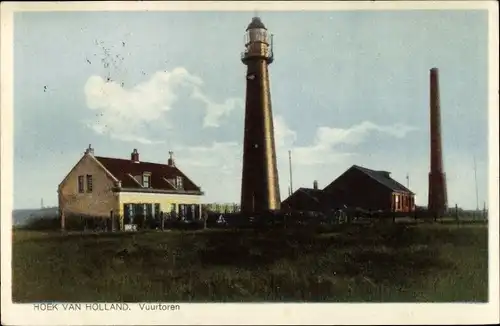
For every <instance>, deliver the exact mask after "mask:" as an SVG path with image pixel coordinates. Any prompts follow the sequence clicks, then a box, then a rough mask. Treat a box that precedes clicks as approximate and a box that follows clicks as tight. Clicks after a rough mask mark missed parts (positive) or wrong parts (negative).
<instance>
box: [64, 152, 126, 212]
mask: <svg viewBox="0 0 500 326" xmlns="http://www.w3.org/2000/svg"><path fill="white" fill-rule="evenodd" d="M80 175H83V176H84V180H83V183H84V189H83V191H84V192H83V193H80V192H79V191H78V176H80ZM87 175H92V191H91V192H89V191H88V189H87V180H86V176H87ZM113 186H114V181H113V179H112V178H111V177H110V176H109V175H108V174H107V173H106V172H105V170H104V169H102V168H101V167H100V166H99V164H98V163H97V162H96V161H95V159H94V158H93V157H91V156H90V155H85V156H84V157H83V158H82V159H81V160H80V161H79V162H78V163H77V164H76V166H75V167H74V168H73V170H72V171H71V172H70V173H69V175H68V176H67V178H66V180H64V181H63V183H62V184H61V185H60V186H59V189H58V195H59V208H60V210H61V211H62V212H64V215H65V216H70V215H87V216H95V217H109V216H110V211H111V210H113V211H116V210H117V209H118V198H117V196H116V195H115V194H114V193H113V191H112V188H113Z"/></svg>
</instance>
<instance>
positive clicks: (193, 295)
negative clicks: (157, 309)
mask: <svg viewBox="0 0 500 326" xmlns="http://www.w3.org/2000/svg"><path fill="white" fill-rule="evenodd" d="M487 248H488V246H487V226H486V225H470V226H468V225H462V226H454V225H439V224H431V225H419V226H407V225H401V224H396V225H394V224H389V225H385V226H382V225H380V226H370V227H368V226H359V225H358V226H356V225H346V226H339V227H338V228H337V229H336V230H333V232H330V233H322V234H318V233H313V232H308V231H301V232H297V231H294V232H292V231H288V232H284V231H265V232H264V231H259V232H256V231H231V230H207V231H196V232H193V231H191V232H181V231H170V232H143V233H115V234H100V235H95V234H77V233H75V234H66V235H63V234H60V233H57V232H54V233H47V232H45V233H42V232H33V231H20V230H16V231H14V236H13V300H14V302H33V301H47V300H48V301H73V302H76V301H128V302H136V301H178V302H179V301H180V302H206V301H216V302H223V301H226V302H227V301H232V302H252V301H253V302H256V301H257V302H258V301H295V302H300V301H316V302H369V301H375V302H381V301H382V302H457V301H462V302H464V301H467V302H471V301H474V302H485V301H487V293H488V286H487V285H488V282H487V281H488V273H487V264H488V255H487V252H488V251H487Z"/></svg>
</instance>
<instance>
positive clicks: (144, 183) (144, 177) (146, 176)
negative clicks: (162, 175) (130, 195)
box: [142, 173, 151, 188]
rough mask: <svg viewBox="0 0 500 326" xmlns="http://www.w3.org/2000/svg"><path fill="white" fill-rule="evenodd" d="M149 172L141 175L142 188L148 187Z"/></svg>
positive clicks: (149, 184)
mask: <svg viewBox="0 0 500 326" xmlns="http://www.w3.org/2000/svg"><path fill="white" fill-rule="evenodd" d="M150 181H151V174H150V173H144V174H143V175H142V186H143V187H144V188H149V187H150V186H151V182H150Z"/></svg>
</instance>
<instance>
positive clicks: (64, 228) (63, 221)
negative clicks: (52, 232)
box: [60, 209, 66, 231]
mask: <svg viewBox="0 0 500 326" xmlns="http://www.w3.org/2000/svg"><path fill="white" fill-rule="evenodd" d="M60 216H61V231H64V230H66V217H65V216H64V210H62V209H61V210H60Z"/></svg>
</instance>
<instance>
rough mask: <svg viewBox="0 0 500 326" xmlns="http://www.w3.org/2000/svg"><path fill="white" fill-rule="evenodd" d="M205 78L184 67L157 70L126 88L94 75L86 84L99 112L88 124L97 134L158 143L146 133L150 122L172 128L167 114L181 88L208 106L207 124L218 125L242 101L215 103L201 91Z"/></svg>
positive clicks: (92, 105)
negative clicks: (148, 77) (145, 78)
mask: <svg viewBox="0 0 500 326" xmlns="http://www.w3.org/2000/svg"><path fill="white" fill-rule="evenodd" d="M202 85H203V80H202V79H201V78H199V77H198V76H195V75H192V74H191V73H189V72H188V71H187V70H186V69H185V68H182V67H179V68H175V69H173V70H172V71H170V72H168V71H158V72H156V73H154V74H153V75H152V76H151V78H150V79H149V80H147V81H145V82H143V83H140V84H137V85H136V86H134V87H132V88H125V87H123V85H122V84H121V83H119V82H117V81H106V80H104V79H103V78H102V77H100V76H91V77H90V78H89V79H88V80H87V82H86V84H85V87H84V93H85V96H86V101H87V106H88V108H89V109H91V110H93V111H95V112H96V115H95V117H94V118H93V119H90V120H86V121H84V122H85V124H86V125H87V126H88V127H89V128H91V129H92V130H94V131H95V132H96V133H98V134H107V135H109V136H110V137H111V138H114V139H119V140H122V141H136V142H141V143H158V142H160V141H157V140H151V139H149V138H148V137H147V136H145V135H148V129H149V127H150V126H151V125H157V126H161V127H162V128H171V127H172V124H171V123H169V120H168V116H167V115H166V113H168V112H169V111H172V110H173V107H174V104H175V103H176V102H178V101H179V100H181V99H180V98H179V94H180V92H179V91H180V90H181V89H186V90H188V91H190V92H191V97H192V98H193V99H195V100H199V101H200V102H202V103H203V104H204V106H205V110H206V115H205V119H204V126H206V127H218V126H219V120H220V119H221V118H222V117H224V116H227V115H229V113H230V112H231V111H232V110H233V109H235V108H237V107H239V106H242V101H241V100H240V99H236V98H229V99H227V100H225V101H224V102H223V103H222V104H219V103H216V102H214V101H212V100H211V99H210V97H209V96H207V95H206V94H204V93H203V92H202V91H201V86H202Z"/></svg>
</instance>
